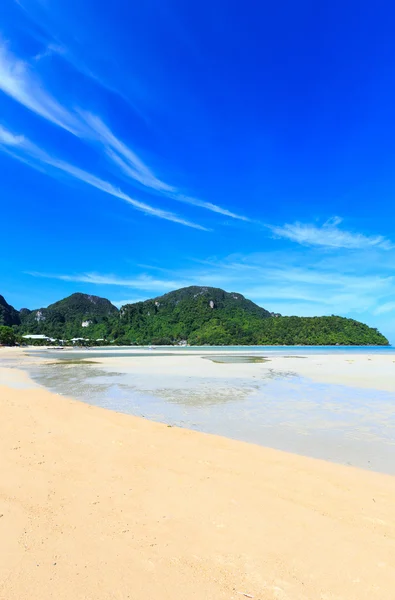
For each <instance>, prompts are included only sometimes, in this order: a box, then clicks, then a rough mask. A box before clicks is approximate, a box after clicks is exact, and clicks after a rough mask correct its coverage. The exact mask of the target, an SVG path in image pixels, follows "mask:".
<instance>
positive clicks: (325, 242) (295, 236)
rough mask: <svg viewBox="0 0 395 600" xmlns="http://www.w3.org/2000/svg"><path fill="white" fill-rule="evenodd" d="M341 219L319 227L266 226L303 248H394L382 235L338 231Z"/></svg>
mask: <svg viewBox="0 0 395 600" xmlns="http://www.w3.org/2000/svg"><path fill="white" fill-rule="evenodd" d="M341 221H342V219H340V218H339V217H334V218H333V219H329V220H328V221H326V223H324V224H323V225H322V226H321V227H317V226H316V225H312V224H307V223H299V222H296V223H291V224H288V223H286V224H285V225H283V226H275V225H268V227H269V229H270V230H271V231H272V232H273V233H274V234H275V235H276V236H278V237H281V238H286V239H289V240H291V241H293V242H297V243H298V244H302V245H304V246H322V247H326V248H350V249H355V248H367V247H376V248H380V249H382V250H390V249H392V248H394V245H393V244H392V242H390V241H389V240H388V239H386V238H385V237H383V236H382V235H373V236H369V235H364V234H362V233H354V232H351V231H346V230H342V229H339V227H338V225H339V224H340V223H341Z"/></svg>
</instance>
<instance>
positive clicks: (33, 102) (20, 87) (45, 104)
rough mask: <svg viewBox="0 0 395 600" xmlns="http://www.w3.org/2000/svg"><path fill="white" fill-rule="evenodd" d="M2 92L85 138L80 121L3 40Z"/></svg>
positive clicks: (0, 58) (0, 63)
mask: <svg viewBox="0 0 395 600" xmlns="http://www.w3.org/2000/svg"><path fill="white" fill-rule="evenodd" d="M0 90H2V91H3V92H4V93H5V94H7V95H8V96H10V97H11V98H13V99H14V100H16V101H17V102H19V103H20V104H22V105H23V106H25V107H26V108H28V109H29V110H31V111H33V112H34V113H36V114H38V115H40V116H41V117H43V118H44V119H46V120H47V121H50V122H51V123H54V124H55V125H58V126H59V127H62V128H63V129H66V130H67V131H69V132H70V133H73V134H74V135H78V136H80V135H82V133H83V132H82V131H81V125H82V123H81V122H80V120H79V119H78V118H77V117H76V116H74V115H73V114H72V113H70V112H69V111H68V110H66V109H65V108H64V107H63V106H62V105H61V104H59V102H57V101H56V100H55V99H54V98H53V97H52V96H51V95H50V94H48V93H47V92H46V91H45V90H44V88H43V87H42V85H41V82H40V81H39V80H38V79H37V78H36V76H35V75H34V73H33V72H31V70H30V67H29V65H28V64H27V63H26V62H24V61H22V60H18V59H17V58H16V57H15V56H14V55H13V54H11V52H9V51H8V48H7V46H6V44H5V43H4V42H1V40H0Z"/></svg>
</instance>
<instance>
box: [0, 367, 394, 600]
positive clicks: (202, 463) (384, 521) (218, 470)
mask: <svg viewBox="0 0 395 600" xmlns="http://www.w3.org/2000/svg"><path fill="white" fill-rule="evenodd" d="M300 362H302V361H300ZM247 366H250V365H247ZM14 373H18V372H17V371H15V370H14ZM15 377H17V375H15ZM22 377H23V376H22ZM14 383H15V382H14ZM22 383H23V382H22ZM25 383H26V382H25ZM0 407H1V414H2V420H1V425H0V427H1V436H0V446H1V447H0V469H1V473H2V477H1V480H0V515H2V516H1V517H0V556H1V560H0V597H1V598H4V599H7V600H24V599H26V600H27V599H29V600H42V599H43V598H56V599H59V600H80V599H81V600H82V599H84V600H85V599H92V600H93V599H95V600H104V599H106V600H107V599H122V600H123V599H125V598H141V597H145V598H161V599H165V600H167V599H170V598H171V599H173V598H178V597H185V598H188V599H189V598H195V599H199V600H203V599H213V600H214V599H218V598H219V599H225V598H226V599H237V598H243V595H241V593H246V594H249V595H251V596H253V597H254V598H255V599H258V600H259V599H260V600H267V599H269V600H288V599H289V600H291V599H292V600H299V599H300V600H302V599H303V600H304V599H314V600H315V599H322V600H329V599H331V600H332V599H333V600H335V599H336V600H340V599H344V600H353V599H355V600H363V599H366V600H368V599H369V600H371V599H376V598H377V600H378V599H380V600H386V599H388V600H390V599H392V598H393V590H394V589H395V525H394V520H393V507H394V505H395V478H394V477H390V476H386V475H380V474H375V473H370V472H365V471H362V470H358V469H354V468H349V467H342V466H339V465H334V464H331V463H326V462H324V461H319V460H314V459H309V458H304V457H299V456H296V455H292V454H287V453H283V452H280V451H276V450H270V449H266V448H261V447H258V446H254V445H250V444H245V443H242V442H235V441H232V440H227V439H225V438H220V437H216V436H209V435H205V434H201V433H196V432H192V431H188V430H181V429H178V428H169V427H166V426H165V425H161V424H158V423H152V422H149V421H145V420H143V419H139V418H136V417H131V416H127V415H121V414H118V413H114V412H111V411H106V410H103V409H99V408H96V407H92V406H88V405H85V404H83V403H79V402H76V401H73V400H69V399H67V398H64V397H59V396H56V395H53V394H50V393H49V392H47V391H45V390H43V389H41V388H37V389H28V390H27V389H11V388H9V387H4V386H2V387H1V388H0ZM239 592H241V593H239ZM244 597H245V596H244Z"/></svg>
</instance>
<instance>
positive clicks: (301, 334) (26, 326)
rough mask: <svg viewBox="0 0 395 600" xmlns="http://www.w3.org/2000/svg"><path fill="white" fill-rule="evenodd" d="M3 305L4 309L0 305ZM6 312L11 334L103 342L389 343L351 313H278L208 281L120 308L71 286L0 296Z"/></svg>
mask: <svg viewBox="0 0 395 600" xmlns="http://www.w3.org/2000/svg"><path fill="white" fill-rule="evenodd" d="M2 306H3V307H6V309H4V308H3V311H2V312H1V307H2ZM7 307H8V308H7ZM10 309H11V313H10ZM12 310H13V311H14V313H12ZM6 313H7V315H8V317H7V318H8V322H9V323H10V324H11V325H13V328H14V331H15V333H17V334H20V335H21V334H45V335H46V336H49V337H52V338H55V339H62V340H70V339H71V338H74V337H81V338H85V339H89V340H90V341H95V340H98V339H102V338H104V339H105V340H107V342H108V343H117V344H156V345H159V344H173V343H177V342H179V341H181V340H185V341H187V342H188V343H189V344H191V345H266V344H267V345H275V344H277V345H294V344H305V345H335V344H341V345H388V340H387V339H386V338H385V337H384V336H383V335H382V334H381V333H379V332H378V331H377V330H376V329H373V328H371V327H368V326H367V325H364V324H363V323H360V322H359V321H355V320H353V319H346V318H343V317H335V316H330V317H283V316H281V315H278V314H273V313H270V312H268V311H267V310H265V309H264V308H261V307H260V306H258V305H257V304H254V303H253V302H251V301H250V300H247V299H246V298H244V296H242V295H241V294H237V293H229V292H225V291H224V290H221V289H219V288H212V287H199V286H192V287H187V288H182V289H180V290H176V291H174V292H170V293H168V294H164V295H163V296H160V297H158V298H153V299H152V300H146V301H145V302H136V303H134V304H127V305H125V306H123V307H122V308H121V310H120V311H118V309H117V308H116V307H115V306H114V305H113V304H111V302H110V301H109V300H106V299H105V298H99V297H98V296H90V295H87V294H80V293H77V294H72V295H71V296H69V297H68V298H64V299H63V300H60V301H59V302H55V303H54V304H51V305H50V306H48V307H47V308H42V309H38V310H33V311H29V310H27V309H22V310H21V311H20V313H18V312H17V311H15V309H12V307H10V306H9V305H8V304H7V303H6V302H5V300H4V299H3V298H2V297H1V296H0V317H1V315H2V314H3V315H4V314H6ZM10 314H12V315H13V316H12V319H13V320H12V323H11V322H10V317H9V315H10ZM3 318H4V317H3ZM19 320H20V325H19V324H18V323H19ZM1 323H2V322H1V320H0V324H1ZM4 324H6V323H4Z"/></svg>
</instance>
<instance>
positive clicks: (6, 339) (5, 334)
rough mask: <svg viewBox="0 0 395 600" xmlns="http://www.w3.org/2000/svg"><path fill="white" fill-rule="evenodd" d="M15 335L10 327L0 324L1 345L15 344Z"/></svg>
mask: <svg viewBox="0 0 395 600" xmlns="http://www.w3.org/2000/svg"><path fill="white" fill-rule="evenodd" d="M15 343H16V335H15V333H14V332H13V330H12V329H11V327H6V326H5V325H0V344H1V345H3V346H15Z"/></svg>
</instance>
